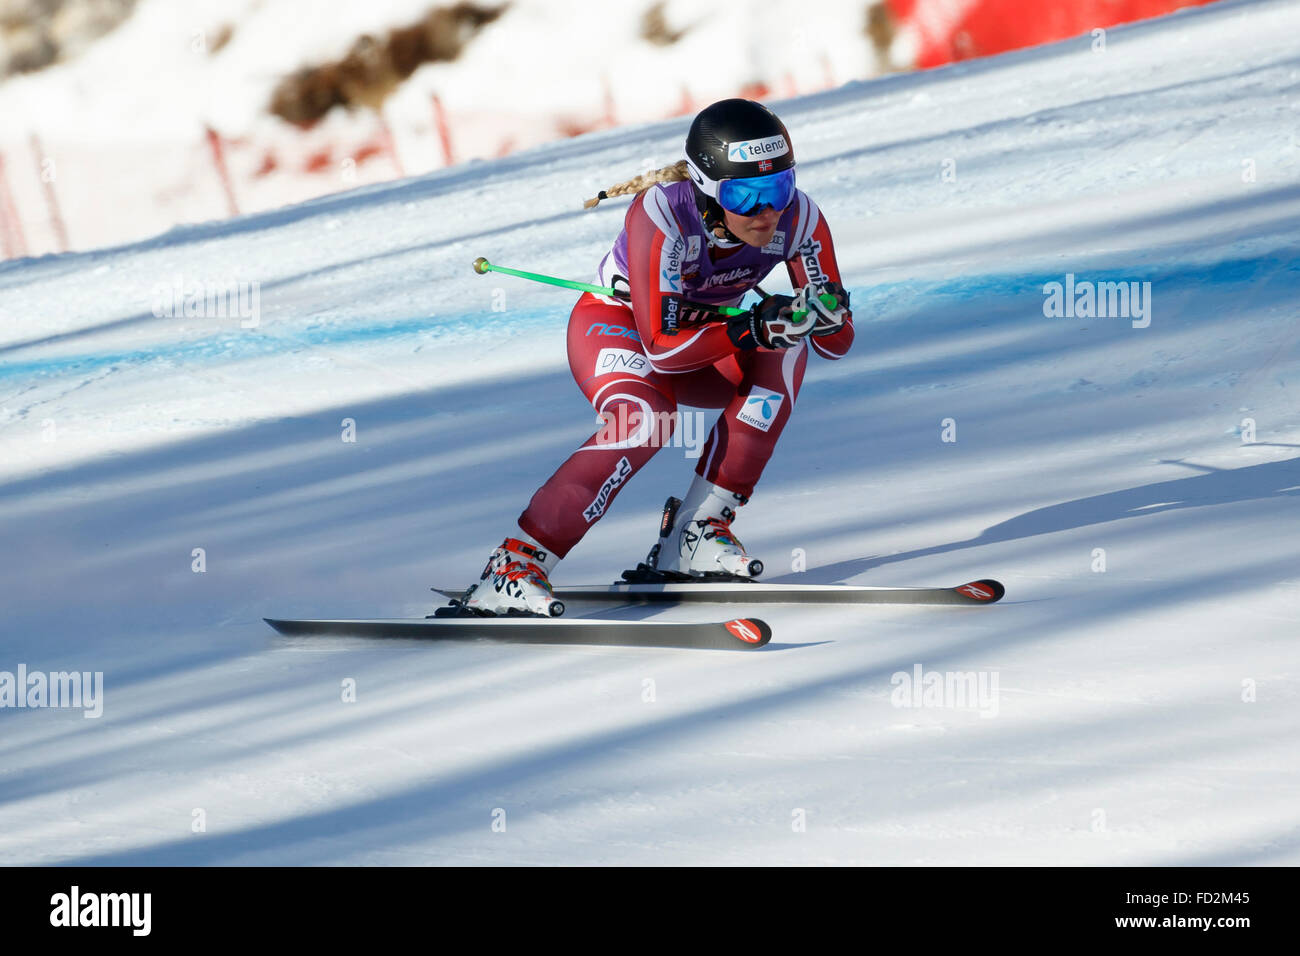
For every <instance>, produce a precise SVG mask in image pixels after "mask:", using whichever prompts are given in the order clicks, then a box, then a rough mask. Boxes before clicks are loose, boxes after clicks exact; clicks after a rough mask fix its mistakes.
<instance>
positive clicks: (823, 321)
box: [801, 279, 849, 336]
mask: <svg viewBox="0 0 1300 956" xmlns="http://www.w3.org/2000/svg"><path fill="white" fill-rule="evenodd" d="M801 292H802V296H803V300H804V302H806V303H807V305H808V315H809V317H810V318H813V319H815V320H816V323H815V324H814V326H813V330H812V334H813V335H817V336H822V335H834V334H835V333H836V332H838V331H839V330H840V329H842V328H843V327H844V321H845V319H847V318H848V316H849V290H848V289H846V288H844V287H843V286H842V285H840V284H839V283H838V282H836V281H835V280H833V279H824V280H822V281H821V282H809V283H808V284H807V285H806V286H804V287H803V289H802V290H801ZM828 299H829V300H830V301H829V302H828V301H827V300H828Z"/></svg>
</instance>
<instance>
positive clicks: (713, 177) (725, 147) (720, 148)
mask: <svg viewBox="0 0 1300 956" xmlns="http://www.w3.org/2000/svg"><path fill="white" fill-rule="evenodd" d="M793 167H794V147H793V145H792V144H791V143H790V133H789V132H788V131H787V130H786V128H785V124H784V123H782V122H781V120H780V119H778V118H777V115H776V114H775V113H773V112H772V111H771V110H769V109H768V108H767V107H766V106H764V105H763V104H762V103H755V102H754V101H753V100H745V99H738V98H737V99H729V100H719V101H718V102H717V103H714V104H712V105H711V106H706V107H705V108H704V109H703V110H701V111H700V113H699V114H698V115H697V116H696V117H695V119H694V121H693V122H692V123H691V129H690V132H688V133H687V134H686V171H687V173H688V174H689V175H690V177H691V182H692V183H694V185H695V203H696V205H697V206H698V207H699V210H700V214H701V215H702V216H703V217H704V223H705V226H706V227H707V228H708V229H709V230H710V231H712V230H713V229H715V228H716V227H717V226H719V225H723V224H724V222H725V220H724V219H723V213H722V207H721V206H720V205H718V201H717V196H718V183H719V181H721V180H723V179H745V178H748V177H750V176H765V175H767V174H768V173H779V172H781V171H782V170H786V169H792V168H793ZM724 228H725V226H724ZM727 236H728V238H730V239H733V240H735V237H734V236H732V235H731V233H730V231H728V232H727ZM736 241H738V240H736Z"/></svg>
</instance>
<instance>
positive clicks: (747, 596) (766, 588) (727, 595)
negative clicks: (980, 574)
mask: <svg viewBox="0 0 1300 956" xmlns="http://www.w3.org/2000/svg"><path fill="white" fill-rule="evenodd" d="M434 590H436V591H438V592H439V593H440V594H445V595H447V596H448V597H450V598H451V599H453V600H457V599H459V598H460V596H461V594H462V593H464V592H463V591H459V590H452V589H447V590H444V589H443V588H435V589H434ZM554 590H555V596H556V597H557V598H559V599H561V600H562V601H564V602H565V603H571V602H581V601H603V602H625V603H632V604H660V603H696V604H932V605H942V604H947V605H970V606H979V605H982V604H993V603H995V602H996V601H1000V600H1001V599H1002V596H1003V595H1004V594H1006V588H1004V587H1003V586H1002V585H1001V583H999V582H997V581H994V580H992V579H989V578H985V579H983V580H979V581H971V582H968V583H967V584H960V585H958V586H957V587H946V588H916V587H912V588H890V587H869V586H864V585H853V584H761V583H759V582H757V581H752V580H731V581H726V580H723V581H718V580H712V581H710V580H705V581H699V582H695V581H673V582H664V583H657V584H631V583H627V582H619V583H617V584H608V585H578V586H570V587H557V588H555V589H554Z"/></svg>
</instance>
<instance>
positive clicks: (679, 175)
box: [582, 159, 690, 209]
mask: <svg viewBox="0 0 1300 956" xmlns="http://www.w3.org/2000/svg"><path fill="white" fill-rule="evenodd" d="M689 178H690V176H689V174H688V173H687V172H686V160H684V159H679V160H678V161H677V162H675V163H673V164H672V165H671V166H661V167H660V168H659V169H654V170H651V171H650V172H648V173H642V174H641V175H640V176H638V177H636V178H635V179H629V180H628V181H627V182H625V183H619V184H618V185H617V186H610V187H609V188H608V189H602V190H601V191H600V192H599V193H597V194H596V197H595V198H594V199H588V200H586V201H585V202H584V203H583V204H582V208H583V209H591V208H593V207H594V206H596V205H597V204H598V203H599V202H600V201H601V200H602V199H611V198H613V197H614V196H626V195H627V194H628V193H641V192H645V191H646V190H647V189H649V188H650V187H651V186H653V185H654V184H655V183H676V182H681V181H682V180H683V179H689Z"/></svg>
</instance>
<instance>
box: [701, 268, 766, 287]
mask: <svg viewBox="0 0 1300 956" xmlns="http://www.w3.org/2000/svg"><path fill="white" fill-rule="evenodd" d="M753 274H754V270H753V269H752V268H750V267H748V266H741V267H739V268H736V269H728V270H727V271H726V272H715V273H713V275H711V276H709V277H708V278H707V279H705V280H704V284H703V285H701V286H700V288H701V289H712V288H713V287H714V286H719V285H737V284H739V283H740V282H741V281H743V280H745V279H748V278H749V277H750V276H751V275H753Z"/></svg>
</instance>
